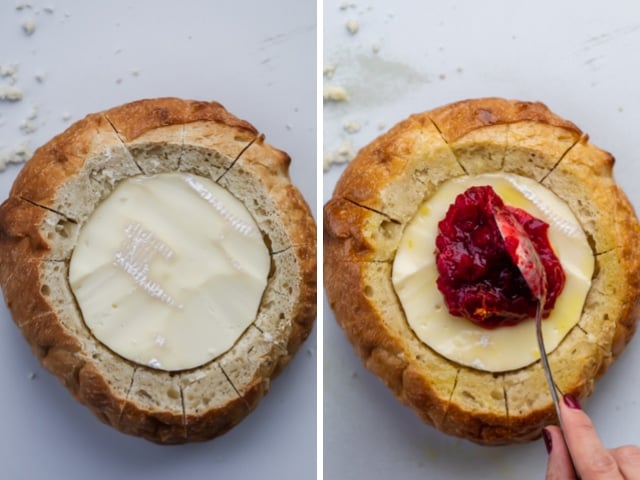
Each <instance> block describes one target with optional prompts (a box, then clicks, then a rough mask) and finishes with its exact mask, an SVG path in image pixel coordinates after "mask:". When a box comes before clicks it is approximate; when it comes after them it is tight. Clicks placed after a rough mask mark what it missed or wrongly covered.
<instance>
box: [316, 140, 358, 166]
mask: <svg viewBox="0 0 640 480" xmlns="http://www.w3.org/2000/svg"><path fill="white" fill-rule="evenodd" d="M355 156H356V152H355V150H354V149H353V144H352V143H351V140H350V139H348V138H346V139H344V140H343V141H342V144H341V145H340V147H338V149H337V150H336V151H335V152H326V153H325V154H324V155H323V157H322V168H323V170H324V171H325V172H326V171H328V170H329V169H330V168H331V167H332V166H333V165H340V164H344V163H349V162H350V161H351V160H353V159H354V158H355Z"/></svg>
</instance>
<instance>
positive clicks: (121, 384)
mask: <svg viewBox="0 0 640 480" xmlns="http://www.w3.org/2000/svg"><path fill="white" fill-rule="evenodd" d="M158 159H160V161H158ZM289 163H290V159H289V157H288V155H287V154H286V153H284V152H281V151H279V150H276V149H274V148H273V147H271V146H270V145H268V144H266V143H265V142H264V136H263V135H261V134H259V133H258V131H257V130H256V129H255V128H254V127H253V126H252V125H250V124H249V123H247V122H245V121H243V120H239V119H237V118H236V117H234V116H233V115H231V114H230V113H229V112H227V111H226V110H225V109H224V108H223V107H222V106H221V105H220V104H218V103H215V102H197V101H187V100H181V99H176V98H162V99H150V100H141V101H137V102H133V103H130V104H127V105H123V106H120V107H116V108H113V109H110V110H107V111H105V112H101V113H97V114H91V115H88V116H87V117H86V118H84V119H83V120H81V121H79V122H77V123H75V124H74V125H72V126H71V127H69V129H67V130H66V131H65V132H63V133H62V134H60V135H58V136H57V137H55V138H54V139H52V140H51V141H50V142H48V143H47V144H46V145H44V146H43V147H41V148H40V149H38V150H37V151H36V152H35V154H34V156H33V158H32V159H31V160H30V161H29V162H28V163H27V164H26V165H25V167H24V168H23V170H22V171H21V172H20V174H19V175H18V177H17V179H16V181H15V183H14V185H13V187H12V189H11V192H10V195H9V198H8V199H7V200H6V201H5V202H4V203H3V204H2V206H1V207H0V284H1V285H2V288H3V292H4V296H5V300H6V303H7V306H8V308H9V310H10V311H11V314H12V316H13V319H14V321H15V323H16V324H17V325H18V327H19V328H20V330H21V331H22V333H23V335H24V337H25V338H26V340H27V341H28V342H29V344H30V346H31V348H32V350H33V351H34V353H35V354H36V355H37V356H38V358H39V359H40V361H41V363H42V365H43V366H44V367H45V368H47V369H48V370H49V371H50V372H51V373H53V374H54V375H55V376H56V377H58V378H59V379H60V381H61V382H62V383H63V384H64V385H65V386H66V387H67V388H68V389H69V390H70V392H71V393H72V394H73V396H74V397H75V398H76V399H77V400H79V401H80V402H81V403H83V404H84V405H86V406H87V407H88V408H89V409H91V410H92V411H93V412H94V414H96V416H98V418H100V419H101V420H102V421H104V422H105V423H107V424H109V425H111V426H113V427H115V428H117V429H118V430H120V431H122V432H125V433H128V434H132V435H138V436H142V437H144V438H147V439H148V440H151V441H154V442H158V443H168V444H171V443H183V442H187V441H201V440H207V439H210V438H213V437H215V436H217V435H220V434H222V433H224V432H226V431H227V430H229V429H230V428H231V427H233V426H234V425H236V424H237V423H238V422H239V421H241V420H242V419H243V418H244V417H245V416H246V415H247V414H248V413H249V412H251V411H252V410H253V409H254V408H255V407H256V406H257V404H258V403H259V401H260V400H261V398H262V397H263V396H264V395H265V394H266V393H267V391H268V390H269V387H270V382H271V380H272V379H273V378H274V377H275V376H276V375H277V374H278V373H279V372H280V371H281V369H282V368H283V367H284V366H285V365H286V364H287V362H288V361H289V360H290V359H291V358H292V356H293V355H294V354H295V352H296V351H297V350H298V348H299V347H300V345H301V343H302V342H303V341H304V340H305V339H306V338H307V336H308V335H309V333H310V331H311V328H312V326H313V322H314V319H315V314H316V299H315V292H316V249H315V241H316V227H315V222H314V220H313V218H312V216H311V213H310V211H309V208H308V206H307V204H306V203H305V201H304V199H303V197H302V195H301V194H300V192H299V191H298V190H297V189H296V188H295V187H294V186H293V185H292V184H291V182H290V180H289V175H288V167H289ZM163 171H184V172H190V173H195V174H199V175H203V176H208V177H210V178H212V179H213V180H216V181H218V182H219V183H220V184H221V185H223V186H224V187H225V188H227V189H229V190H230V191H231V192H232V193H233V194H234V195H235V196H236V197H238V198H239V199H240V200H241V201H243V202H244V203H245V205H246V206H247V208H248V209H249V210H250V212H251V213H252V214H253V215H254V218H256V222H257V223H258V225H259V227H260V229H261V231H262V233H263V237H264V238H265V241H266V243H267V246H268V248H269V250H270V253H271V256H272V272H271V273H270V276H269V281H268V285H267V288H266V291H265V294H264V296H263V301H262V304H261V306H260V309H259V311H258V315H257V319H256V321H255V322H254V324H253V325H252V326H250V327H249V328H248V329H247V330H246V331H245V333H244V334H243V336H242V337H241V338H240V339H239V340H238V342H237V343H236V344H235V345H234V347H233V348H232V349H231V350H229V351H228V352H226V353H225V354H223V355H221V356H220V357H218V358H216V359H214V360H213V361H211V362H209V363H208V364H206V365H204V366H202V367H199V368H195V369H192V370H188V371H183V372H178V373H175V372H174V373H168V372H162V371H157V370H153V369H149V368H146V367H144V366H140V365H136V364H133V363H132V362H129V361H127V360H125V359H123V358H121V357H119V356H117V355H115V354H113V353H112V352H111V351H110V350H108V349H107V348H105V347H104V346H103V345H102V344H100V343H99V342H98V341H97V340H96V339H95V338H93V336H92V335H91V334H90V333H89V331H88V329H87V328H86V326H85V325H84V323H83V322H82V319H81V316H80V314H79V313H78V309H77V307H76V306H75V300H74V298H73V295H72V294H71V292H70V289H69V286H68V281H67V279H68V263H69V258H70V255H71V252H72V251H73V245H74V244H73V240H74V238H75V237H76V236H77V232H78V231H79V229H80V227H81V226H82V224H83V223H84V221H85V220H86V219H87V217H88V215H90V214H91V212H92V211H93V210H94V209H95V206H96V205H97V204H98V203H99V202H100V201H101V200H102V199H104V198H105V197H106V195H108V194H109V193H110V191H112V190H113V188H114V187H115V185H116V184H117V183H118V182H119V181H120V180H123V179H124V178H127V177H129V176H132V175H140V174H142V173H146V174H150V173H155V172H163ZM247 185H249V186H247ZM249 188H250V189H251V190H250V189H249ZM249 194H251V195H253V196H254V197H253V198H247V195H249ZM256 195H257V196H256ZM258 200H260V201H258ZM282 298H287V301H286V302H283V301H281V300H280V299H282ZM274 305H275V306H274ZM212 390H213V391H212Z"/></svg>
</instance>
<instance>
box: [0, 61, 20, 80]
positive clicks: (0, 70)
mask: <svg viewBox="0 0 640 480" xmlns="http://www.w3.org/2000/svg"><path fill="white" fill-rule="evenodd" d="M0 77H2V78H9V84H10V85H15V83H16V82H17V81H18V67H16V66H15V65H0Z"/></svg>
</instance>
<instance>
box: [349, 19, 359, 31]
mask: <svg viewBox="0 0 640 480" xmlns="http://www.w3.org/2000/svg"><path fill="white" fill-rule="evenodd" d="M346 27H347V31H348V32H349V33H350V34H351V35H355V34H356V33H358V30H360V24H359V23H358V22H356V21H355V20H347V24H346Z"/></svg>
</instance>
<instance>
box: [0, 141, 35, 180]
mask: <svg viewBox="0 0 640 480" xmlns="http://www.w3.org/2000/svg"><path fill="white" fill-rule="evenodd" d="M31 154H32V152H31V147H30V146H29V141H28V140H25V141H23V142H22V143H20V144H19V145H18V146H17V147H15V148H14V149H12V150H10V151H8V152H4V153H0V172H1V171H4V170H6V169H7V167H8V166H9V165H10V164H12V163H24V162H26V161H27V160H28V159H29V157H31Z"/></svg>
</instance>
